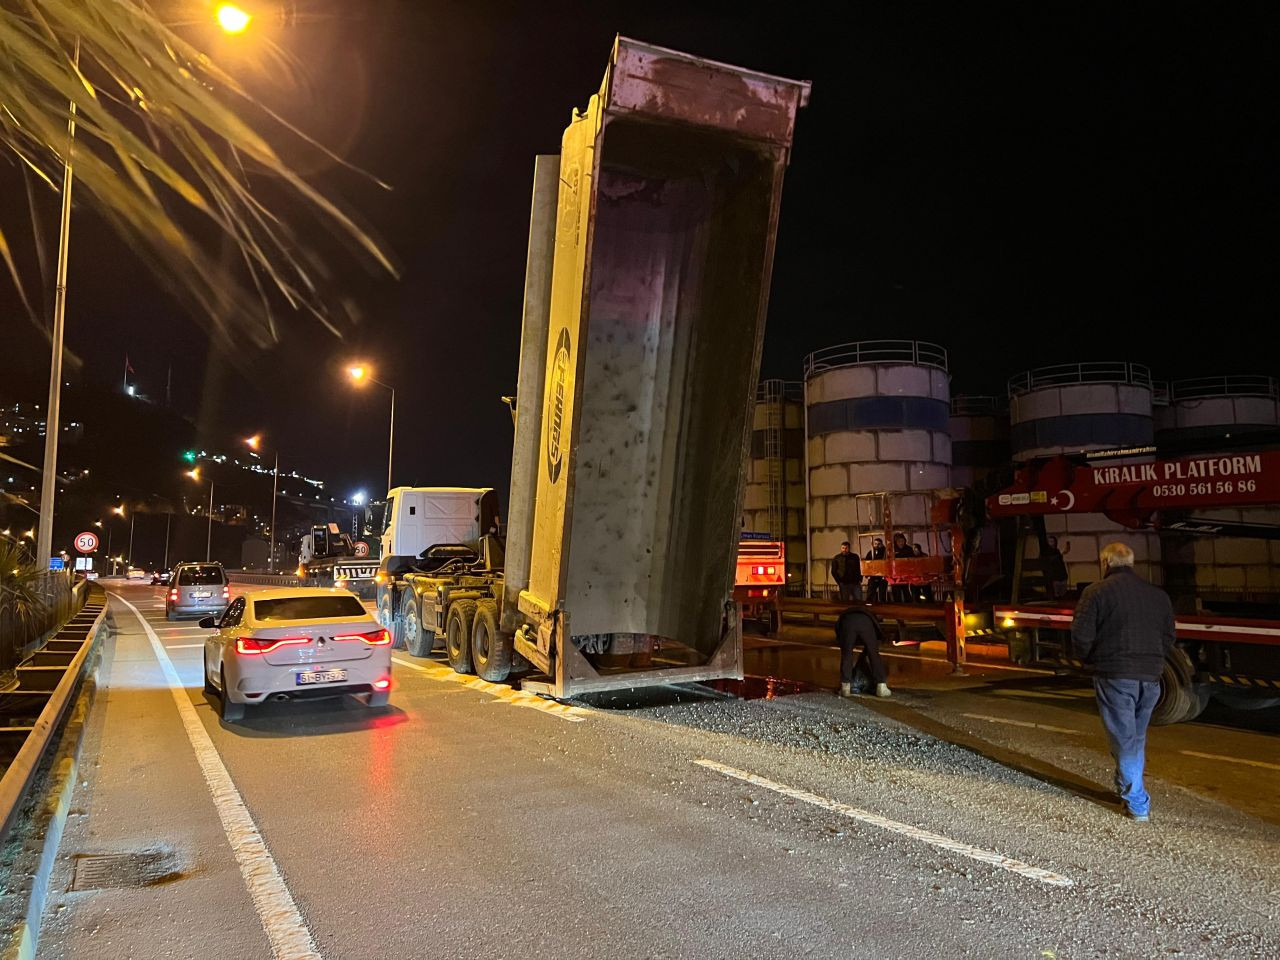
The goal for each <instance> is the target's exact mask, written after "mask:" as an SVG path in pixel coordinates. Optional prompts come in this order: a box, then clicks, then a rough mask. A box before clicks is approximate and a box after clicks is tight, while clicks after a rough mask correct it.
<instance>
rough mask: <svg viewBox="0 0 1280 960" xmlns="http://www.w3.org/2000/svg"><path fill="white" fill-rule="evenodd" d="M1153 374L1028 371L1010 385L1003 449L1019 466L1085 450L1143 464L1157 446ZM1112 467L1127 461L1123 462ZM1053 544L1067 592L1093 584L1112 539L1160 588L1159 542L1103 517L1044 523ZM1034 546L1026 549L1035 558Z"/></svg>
mask: <svg viewBox="0 0 1280 960" xmlns="http://www.w3.org/2000/svg"><path fill="white" fill-rule="evenodd" d="M1153 410H1154V406H1153V392H1152V382H1151V371H1150V369H1149V368H1147V367H1146V366H1145V365H1143V364H1141V363H1129V362H1125V361H1099V362H1089V363H1069V364H1058V365H1056V366H1051V367H1040V368H1037V369H1035V370H1027V371H1024V372H1023V373H1020V374H1018V375H1017V376H1015V377H1013V378H1011V379H1010V380H1009V442H1010V447H1011V450H1012V454H1013V459H1014V461H1015V462H1017V463H1021V462H1025V461H1028V460H1033V459H1037V458H1040V457H1052V456H1057V455H1059V454H1078V453H1085V452H1087V451H1091V450H1123V449H1133V450H1134V454H1135V458H1136V459H1144V458H1148V457H1150V455H1151V450H1152V446H1153V444H1154V442H1155V421H1154V414H1153ZM1112 462H1114V463H1124V462H1127V461H1125V460H1123V459H1120V460H1115V461H1112ZM1045 531H1046V533H1047V534H1049V535H1051V536H1056V537H1057V538H1058V548H1059V549H1060V550H1062V551H1063V553H1064V555H1065V560H1066V562H1067V573H1068V582H1069V584H1070V585H1071V587H1072V588H1075V587H1076V586H1078V585H1079V584H1083V583H1092V582H1093V581H1095V580H1097V579H1098V576H1099V572H1098V551H1099V549H1101V547H1102V546H1103V545H1105V544H1107V543H1110V542H1111V541H1113V540H1119V541H1121V542H1123V543H1127V544H1128V545H1129V546H1130V547H1132V548H1133V552H1134V558H1135V560H1134V568H1135V569H1136V570H1137V572H1138V573H1140V574H1141V575H1142V576H1144V577H1146V578H1147V579H1148V580H1151V581H1152V582H1155V583H1160V582H1162V579H1163V577H1162V571H1161V567H1160V538H1159V537H1158V536H1157V535H1156V534H1155V533H1152V532H1150V531H1140V530H1131V529H1129V528H1128V527H1124V526H1122V525H1120V524H1118V523H1115V522H1114V521H1111V520H1108V519H1107V518H1106V517H1104V516H1102V515H1101V514H1062V515H1050V516H1047V517H1045ZM1036 552H1037V547H1036V546H1035V545H1028V549H1027V556H1028V558H1034V557H1035V556H1036Z"/></svg>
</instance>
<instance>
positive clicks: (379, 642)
mask: <svg viewBox="0 0 1280 960" xmlns="http://www.w3.org/2000/svg"><path fill="white" fill-rule="evenodd" d="M333 639H335V640H362V641H363V642H365V643H367V644H368V645H369V646H371V647H385V646H386V645H387V644H389V643H390V642H391V634H389V633H387V631H385V630H374V631H372V632H370V633H344V634H340V635H339V636H336V637H334V638H333Z"/></svg>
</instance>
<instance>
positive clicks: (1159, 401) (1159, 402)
mask: <svg viewBox="0 0 1280 960" xmlns="http://www.w3.org/2000/svg"><path fill="white" fill-rule="evenodd" d="M1151 405H1152V406H1154V407H1167V406H1168V405H1169V381H1168V380H1152V381H1151Z"/></svg>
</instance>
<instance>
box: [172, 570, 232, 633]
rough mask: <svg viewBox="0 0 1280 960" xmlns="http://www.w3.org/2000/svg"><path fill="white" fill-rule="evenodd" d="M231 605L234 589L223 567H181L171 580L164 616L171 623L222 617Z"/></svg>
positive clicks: (174, 571) (174, 572)
mask: <svg viewBox="0 0 1280 960" xmlns="http://www.w3.org/2000/svg"><path fill="white" fill-rule="evenodd" d="M230 602H231V586H230V584H229V583H228V581H227V571H226V570H224V569H222V564H220V563H180V564H178V565H177V566H176V567H174V570H173V576H172V577H171V578H170V580H169V590H168V593H166V594H165V600H164V612H165V616H166V617H167V618H168V619H169V620H177V619H178V618H179V617H207V616H214V617H220V616H222V612H223V611H224V610H226V609H227V605H228V604H229V603H230Z"/></svg>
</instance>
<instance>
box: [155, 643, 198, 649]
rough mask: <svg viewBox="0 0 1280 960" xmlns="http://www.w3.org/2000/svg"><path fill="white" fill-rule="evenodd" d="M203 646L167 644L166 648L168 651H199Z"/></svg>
mask: <svg viewBox="0 0 1280 960" xmlns="http://www.w3.org/2000/svg"><path fill="white" fill-rule="evenodd" d="M203 646H204V644H203V643H166V644H165V645H164V648H165V649H166V650H197V649H199V648H200V647H203Z"/></svg>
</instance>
